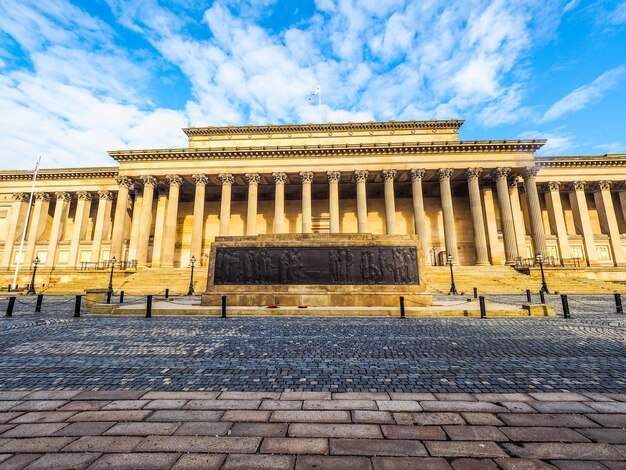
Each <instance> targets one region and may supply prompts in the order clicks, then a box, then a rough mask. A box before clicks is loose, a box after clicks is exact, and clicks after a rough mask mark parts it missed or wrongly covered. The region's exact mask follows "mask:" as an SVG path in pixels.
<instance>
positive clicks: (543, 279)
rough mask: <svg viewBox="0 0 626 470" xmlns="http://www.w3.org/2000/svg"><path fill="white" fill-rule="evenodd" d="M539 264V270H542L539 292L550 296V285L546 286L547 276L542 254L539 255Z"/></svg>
mask: <svg viewBox="0 0 626 470" xmlns="http://www.w3.org/2000/svg"><path fill="white" fill-rule="evenodd" d="M537 262H538V263H539V269H540V270H541V289H540V291H539V292H545V293H546V294H549V293H550V291H549V290H548V284H546V276H545V274H544V272H543V255H542V254H541V253H537Z"/></svg>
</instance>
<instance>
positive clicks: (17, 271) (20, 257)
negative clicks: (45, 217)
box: [13, 155, 41, 289]
mask: <svg viewBox="0 0 626 470" xmlns="http://www.w3.org/2000/svg"><path fill="white" fill-rule="evenodd" d="M40 163H41V155H39V160H37V164H36V165H35V171H34V172H33V184H32V186H31V188H30V198H29V199H28V209H27V210H26V222H24V230H22V240H21V241H20V249H19V250H18V252H17V261H16V263H15V275H14V276H13V289H17V275H18V273H19V271H20V263H21V262H22V251H23V250H24V240H25V239H26V231H27V230H28V225H29V224H28V221H29V219H30V208H31V206H32V204H33V195H34V194H35V181H37V172H38V171H39V164H40Z"/></svg>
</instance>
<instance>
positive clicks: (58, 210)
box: [46, 192, 72, 267]
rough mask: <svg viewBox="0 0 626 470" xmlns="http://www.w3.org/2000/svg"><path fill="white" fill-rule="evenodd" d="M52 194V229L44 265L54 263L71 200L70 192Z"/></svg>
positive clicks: (53, 264) (49, 265)
mask: <svg viewBox="0 0 626 470" xmlns="http://www.w3.org/2000/svg"><path fill="white" fill-rule="evenodd" d="M54 196H55V198H56V200H57V204H56V207H55V208H54V216H53V218H52V230H50V241H49V242H48V259H47V260H46V266H48V267H52V266H55V265H56V256H57V248H58V247H59V240H60V239H61V238H63V232H64V230H65V222H66V221H67V215H68V212H69V208H70V202H71V201H72V195H71V194H70V193H66V192H58V193H55V195H54Z"/></svg>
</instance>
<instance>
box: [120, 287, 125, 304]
mask: <svg viewBox="0 0 626 470" xmlns="http://www.w3.org/2000/svg"><path fill="white" fill-rule="evenodd" d="M120 303H121V304H123V303H124V291H123V290H122V291H120Z"/></svg>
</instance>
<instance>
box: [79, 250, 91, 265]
mask: <svg viewBox="0 0 626 470" xmlns="http://www.w3.org/2000/svg"><path fill="white" fill-rule="evenodd" d="M89 261H91V250H80V262H81V263H88V262H89Z"/></svg>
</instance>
